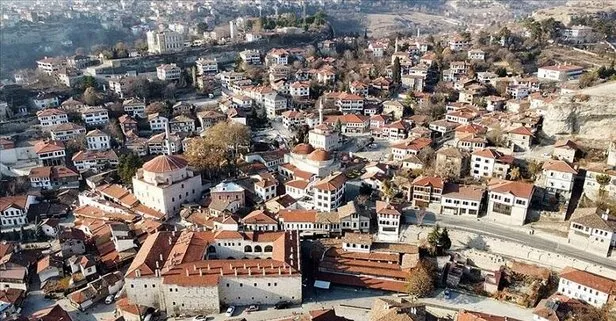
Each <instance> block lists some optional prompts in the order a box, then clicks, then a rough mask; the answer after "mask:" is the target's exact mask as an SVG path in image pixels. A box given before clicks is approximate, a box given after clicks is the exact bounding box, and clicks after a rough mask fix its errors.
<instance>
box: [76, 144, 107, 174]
mask: <svg viewBox="0 0 616 321" xmlns="http://www.w3.org/2000/svg"><path fill="white" fill-rule="evenodd" d="M72 161H73V165H75V168H77V170H78V171H79V172H85V171H88V170H91V171H93V172H95V173H97V172H101V171H104V170H105V169H110V168H115V167H117V166H118V163H119V159H118V155H117V154H116V153H115V152H114V151H113V150H111V149H109V150H104V151H103V150H87V151H83V150H82V151H79V152H77V153H76V154H75V155H73V158H72Z"/></svg>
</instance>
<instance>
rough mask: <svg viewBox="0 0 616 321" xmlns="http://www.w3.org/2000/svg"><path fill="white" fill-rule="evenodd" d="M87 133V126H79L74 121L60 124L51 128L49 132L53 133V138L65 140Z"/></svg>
mask: <svg viewBox="0 0 616 321" xmlns="http://www.w3.org/2000/svg"><path fill="white" fill-rule="evenodd" d="M85 133H86V129H85V127H83V126H79V125H77V124H74V123H66V124H60V125H56V126H53V127H51V128H49V134H51V139H53V140H59V141H63V142H65V141H67V140H71V139H74V138H75V137H77V136H79V135H83V134H85Z"/></svg>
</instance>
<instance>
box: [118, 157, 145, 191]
mask: <svg viewBox="0 0 616 321" xmlns="http://www.w3.org/2000/svg"><path fill="white" fill-rule="evenodd" d="M141 165H143V161H142V160H141V158H140V157H139V156H138V155H136V154H134V153H128V154H124V155H121V156H120V159H119V163H118V176H120V180H122V183H124V184H125V185H131V184H132V182H133V176H135V173H137V169H139V168H141Z"/></svg>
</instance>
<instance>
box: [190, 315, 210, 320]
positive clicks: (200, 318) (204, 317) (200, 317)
mask: <svg viewBox="0 0 616 321" xmlns="http://www.w3.org/2000/svg"><path fill="white" fill-rule="evenodd" d="M212 319H214V318H212V317H206V316H205V315H198V316H196V317H194V318H193V321H208V320H212Z"/></svg>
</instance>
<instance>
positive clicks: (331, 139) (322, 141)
mask: <svg viewBox="0 0 616 321" xmlns="http://www.w3.org/2000/svg"><path fill="white" fill-rule="evenodd" d="M308 142H309V144H310V145H312V146H313V147H314V148H322V149H324V150H326V151H328V152H329V151H333V150H337V149H338V148H339V147H340V135H339V134H338V133H337V132H335V131H334V130H333V128H331V127H330V126H328V125H326V124H320V125H317V126H315V127H314V129H312V130H310V131H309V132H308Z"/></svg>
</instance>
